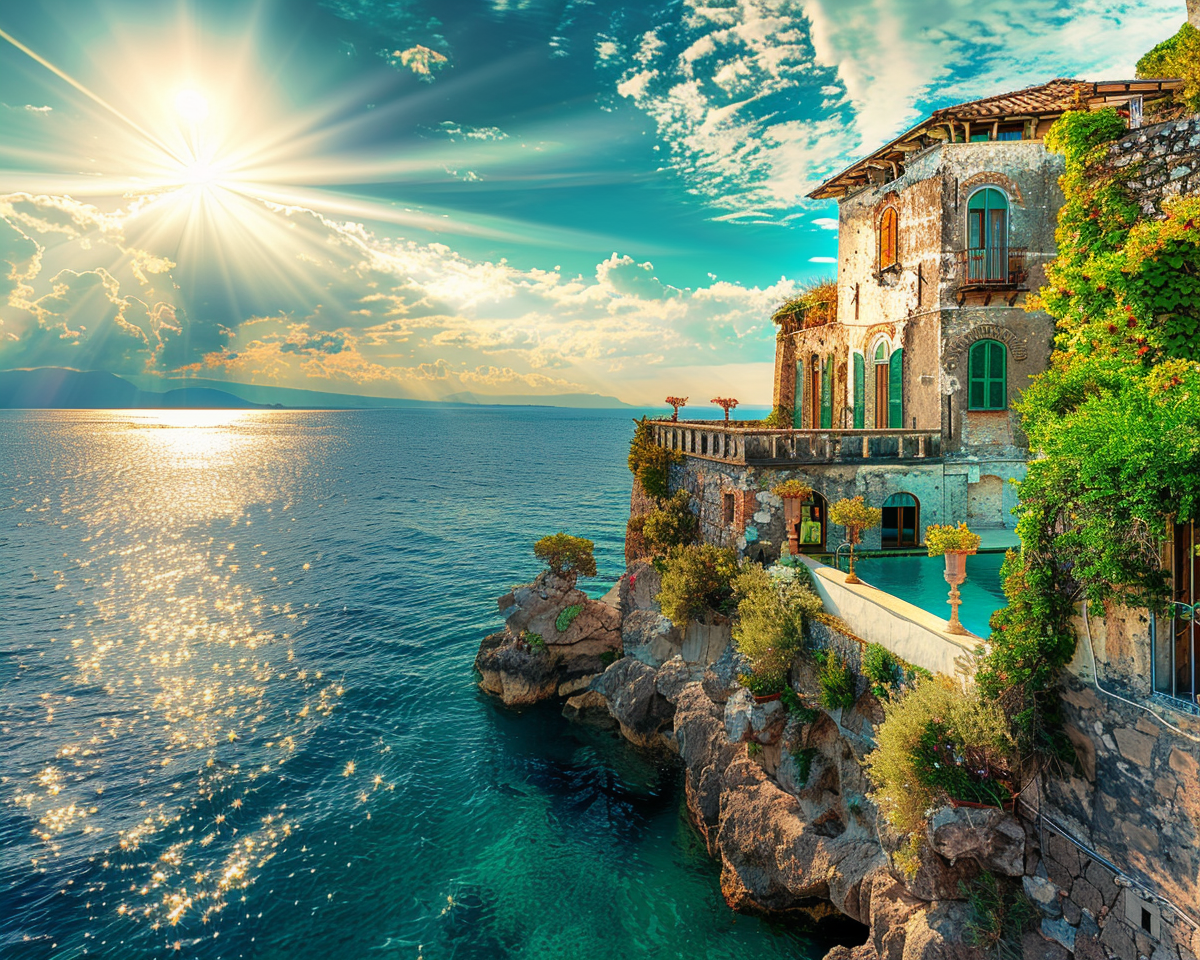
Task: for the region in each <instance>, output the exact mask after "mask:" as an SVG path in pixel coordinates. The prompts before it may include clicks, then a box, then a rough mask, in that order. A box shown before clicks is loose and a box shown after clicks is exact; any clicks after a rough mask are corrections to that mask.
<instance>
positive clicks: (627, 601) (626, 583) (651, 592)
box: [620, 560, 662, 616]
mask: <svg viewBox="0 0 1200 960" xmlns="http://www.w3.org/2000/svg"><path fill="white" fill-rule="evenodd" d="M620 586H621V612H622V613H624V614H625V615H626V616H628V615H629V614H631V613H633V612H634V611H635V610H650V611H653V612H654V613H662V608H661V607H660V606H659V605H658V601H657V600H656V599H655V598H656V597H657V596H658V594H659V591H660V590H662V574H660V573H659V572H658V571H657V570H655V569H654V564H652V563H650V562H649V561H646V560H638V561H636V562H635V563H631V564H630V565H629V570H628V572H627V573H626V574H625V576H624V577H622V578H621V584H620Z"/></svg>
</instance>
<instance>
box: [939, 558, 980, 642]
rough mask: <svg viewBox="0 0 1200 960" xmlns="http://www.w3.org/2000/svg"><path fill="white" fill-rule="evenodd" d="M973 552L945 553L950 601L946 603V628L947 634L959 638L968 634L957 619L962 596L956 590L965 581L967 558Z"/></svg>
mask: <svg viewBox="0 0 1200 960" xmlns="http://www.w3.org/2000/svg"><path fill="white" fill-rule="evenodd" d="M974 552H975V551H974V550H947V551H946V574H945V576H946V582H947V583H948V584H950V599H949V600H947V601H946V602H947V603H948V604H950V623H949V625H947V627H946V632H947V633H954V634H958V635H960V636H961V635H963V634H966V633H967V632H968V631H967V628H966V627H964V626H963V625H962V622H961V621H960V620H959V619H958V608H959V605H960V604H961V603H962V596H961V594H959V592H958V588H959V586H961V585H962V584H963V582H964V581H966V579H967V557H969V556H970V555H971V554H973V553H974Z"/></svg>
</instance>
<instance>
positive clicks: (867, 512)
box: [829, 497, 883, 583]
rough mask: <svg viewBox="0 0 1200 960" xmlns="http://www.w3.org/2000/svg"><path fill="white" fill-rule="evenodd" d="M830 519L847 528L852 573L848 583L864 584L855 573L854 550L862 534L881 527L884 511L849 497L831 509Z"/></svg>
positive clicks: (860, 498)
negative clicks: (872, 528)
mask: <svg viewBox="0 0 1200 960" xmlns="http://www.w3.org/2000/svg"><path fill="white" fill-rule="evenodd" d="M829 519H830V520H832V521H833V522H834V523H836V524H837V525H838V526H840V527H845V528H846V542H847V543H849V544H850V573H849V575H848V576H847V577H846V583H862V581H861V580H859V579H858V576H857V575H856V574H855V572H854V548H855V546H856V545H857V544H858V543H860V542H861V541H862V532H863V531H864V530H869V529H870V528H871V527H877V526H879V523H880V521H881V520H882V519H883V511H882V510H880V509H879V508H878V507H868V506H867V504H866V502H865V501H864V500H863V498H862V497H847V498H844V499H842V500H839V501H838V502H837V503H835V504H834V505H833V506H832V507H830V508H829Z"/></svg>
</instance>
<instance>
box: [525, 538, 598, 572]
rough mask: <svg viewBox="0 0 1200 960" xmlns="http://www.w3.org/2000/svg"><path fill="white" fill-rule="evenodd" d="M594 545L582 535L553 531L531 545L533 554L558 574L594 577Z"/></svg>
mask: <svg viewBox="0 0 1200 960" xmlns="http://www.w3.org/2000/svg"><path fill="white" fill-rule="evenodd" d="M595 547H596V545H595V544H594V543H592V541H591V540H585V539H584V538H583V537H572V536H570V535H569V534H566V533H554V534H551V535H550V536H548V537H542V539H541V540H539V541H538V542H537V543H535V544H534V545H533V555H534V556H535V557H537V558H538V559H539V560H541V561H542V562H543V563H545V564H546V566H548V567H549V568H550V570H551V571H552V572H553V573H556V574H558V576H560V577H563V576H577V577H594V576H595V575H596V558H595V556H594V554H593V550H594V549H595Z"/></svg>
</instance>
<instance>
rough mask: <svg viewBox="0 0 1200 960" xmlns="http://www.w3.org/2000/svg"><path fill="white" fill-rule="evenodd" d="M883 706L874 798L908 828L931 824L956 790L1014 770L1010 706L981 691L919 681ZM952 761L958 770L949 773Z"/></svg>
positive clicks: (871, 768)
mask: <svg viewBox="0 0 1200 960" xmlns="http://www.w3.org/2000/svg"><path fill="white" fill-rule="evenodd" d="M883 712H884V721H883V723H882V724H880V726H879V728H878V729H877V730H876V731H875V739H876V743H877V744H878V746H877V747H876V749H875V750H874V751H873V752H872V753H870V754H869V755H868V756H867V758H866V766H867V771H868V773H869V774H870V777H871V781H872V782H873V783H874V785H875V790H874V792H873V793H872V795H871V799H872V800H874V801H875V803H876V804H877V805H878V807H879V810H880V812H881V813H882V814H883V816H884V818H885V819H886V820H887V821H888V823H890V824H891V825H892V826H893V827H894V828H895V829H896V830H898V831H899V832H900V833H913V832H915V831H919V830H921V829H923V828H924V825H925V813H926V811H927V810H929V809H930V808H932V807H935V806H937V805H938V804H939V803H944V802H945V801H946V800H948V799H950V798H951V797H953V796H954V794H953V792H952V791H953V790H959V789H964V790H968V791H976V792H977V791H978V790H983V789H984V784H985V783H987V784H993V785H994V783H995V780H996V778H997V777H998V776H999V775H1001V774H1002V773H1003V771H1005V770H1006V769H1007V762H1008V759H1009V757H1010V756H1011V754H1012V751H1013V742H1012V738H1011V736H1010V735H1009V732H1008V725H1007V721H1006V719H1005V716H1004V712H1003V710H1001V709H1000V706H999V705H998V704H996V703H995V702H994V701H987V700H984V699H982V698H981V697H980V695H979V693H978V692H977V691H974V690H972V691H970V692H968V691H966V690H964V689H963V688H961V687H960V686H958V685H957V684H956V683H954V682H953V681H951V680H948V679H946V678H933V679H928V680H919V681H918V682H917V683H916V685H915V686H914V687H913V689H912V690H911V691H909V693H908V694H907V695H905V696H904V697H900V698H899V699H896V700H892V701H890V702H887V703H885V704H884V706H883ZM935 748H936V749H935ZM947 765H948V766H950V767H953V768H954V770H953V771H951V772H949V773H947V772H945V771H944V770H943V767H945V766H947ZM967 782H969V786H968V787H963V783H967ZM977 795H979V794H978V792H977ZM955 799H960V800H970V799H975V797H974V796H969V797H963V796H960V797H955ZM983 802H989V801H983Z"/></svg>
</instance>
